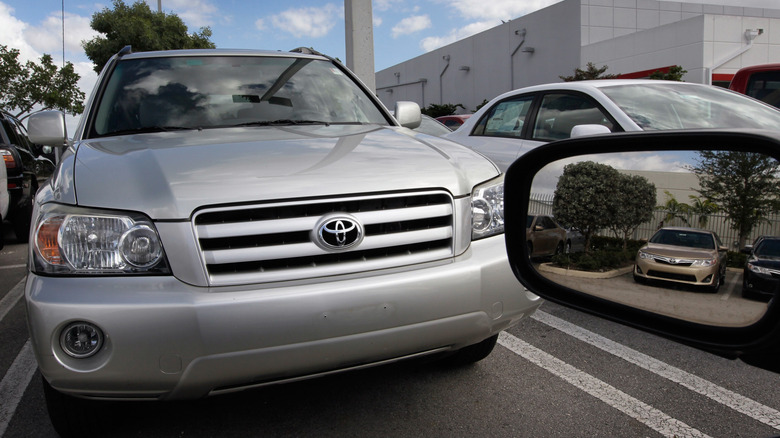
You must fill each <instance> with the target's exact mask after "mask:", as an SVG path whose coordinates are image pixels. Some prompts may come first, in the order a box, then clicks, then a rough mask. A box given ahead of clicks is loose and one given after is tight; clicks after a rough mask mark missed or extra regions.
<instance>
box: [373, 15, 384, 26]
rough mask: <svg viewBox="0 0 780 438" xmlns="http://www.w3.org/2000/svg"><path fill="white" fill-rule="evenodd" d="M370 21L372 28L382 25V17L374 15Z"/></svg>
mask: <svg viewBox="0 0 780 438" xmlns="http://www.w3.org/2000/svg"><path fill="white" fill-rule="evenodd" d="M372 21H373V23H374V27H379V26H381V25H382V17H377V16H376V15H374V17H373V20H372Z"/></svg>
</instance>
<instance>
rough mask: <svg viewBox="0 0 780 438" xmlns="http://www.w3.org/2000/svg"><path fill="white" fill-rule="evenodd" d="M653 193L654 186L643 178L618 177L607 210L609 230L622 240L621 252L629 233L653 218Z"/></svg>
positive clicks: (631, 176)
mask: <svg viewBox="0 0 780 438" xmlns="http://www.w3.org/2000/svg"><path fill="white" fill-rule="evenodd" d="M655 192H656V190H655V184H653V183H651V182H650V181H648V180H647V178H645V177H643V176H640V175H623V174H620V175H619V176H618V179H617V186H615V187H614V190H613V197H612V203H611V205H610V208H609V210H608V213H609V217H610V219H611V220H610V224H609V228H610V229H611V230H612V231H613V232H614V233H615V235H616V236H617V237H619V238H621V239H623V250H626V249H627V247H628V239H629V236H630V235H631V233H633V232H634V231H635V230H636V229H637V227H639V226H640V225H642V224H643V223H645V222H647V221H649V220H651V219H652V218H653V209H654V208H655Z"/></svg>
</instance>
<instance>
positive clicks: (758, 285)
mask: <svg viewBox="0 0 780 438" xmlns="http://www.w3.org/2000/svg"><path fill="white" fill-rule="evenodd" d="M776 295H778V296H780V278H779V277H777V276H774V275H768V274H759V273H755V272H752V271H750V270H747V269H746V270H744V274H743V276H742V296H743V297H746V298H758V299H761V300H768V299H770V298H772V297H774V296H776Z"/></svg>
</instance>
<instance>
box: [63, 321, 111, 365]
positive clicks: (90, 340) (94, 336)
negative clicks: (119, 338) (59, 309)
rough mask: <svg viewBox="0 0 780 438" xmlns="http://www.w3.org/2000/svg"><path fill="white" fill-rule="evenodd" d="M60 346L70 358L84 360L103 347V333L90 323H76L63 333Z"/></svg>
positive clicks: (66, 328)
mask: <svg viewBox="0 0 780 438" xmlns="http://www.w3.org/2000/svg"><path fill="white" fill-rule="evenodd" d="M60 346H61V347H62V349H63V350H65V353H68V355H69V356H73V357H75V358H78V359H84V358H87V357H90V356H92V355H93V354H95V353H97V352H98V351H99V350H100V347H102V346H103V332H101V331H100V329H99V328H97V327H95V326H94V325H92V324H90V323H88V322H74V323H72V324H70V325H68V326H67V327H65V329H64V330H63V331H62V334H61V335H60Z"/></svg>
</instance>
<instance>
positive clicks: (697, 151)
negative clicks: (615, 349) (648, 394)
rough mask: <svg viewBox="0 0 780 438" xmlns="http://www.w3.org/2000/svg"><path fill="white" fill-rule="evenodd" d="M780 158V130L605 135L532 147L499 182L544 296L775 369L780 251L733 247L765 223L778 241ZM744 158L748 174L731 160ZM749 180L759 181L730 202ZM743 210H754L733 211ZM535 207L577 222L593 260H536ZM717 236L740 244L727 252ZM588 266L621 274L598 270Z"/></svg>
mask: <svg viewBox="0 0 780 438" xmlns="http://www.w3.org/2000/svg"><path fill="white" fill-rule="evenodd" d="M779 160H780V133H774V132H767V131H676V132H669V131H664V132H640V133H626V134H610V135H604V136H589V137H581V138H571V139H568V140H562V141H559V142H553V143H549V144H546V145H542V146H539V147H536V148H534V149H532V150H530V151H529V152H527V153H525V154H524V155H522V156H521V157H520V158H519V159H518V160H517V161H516V162H515V163H513V164H512V165H511V166H510V168H509V169H508V171H507V174H506V178H505V182H504V185H505V192H504V196H505V200H506V203H505V220H506V222H505V226H506V233H505V237H506V245H507V252H508V255H509V259H510V263H511V265H512V268H513V270H514V272H515V275H516V276H517V278H518V279H519V280H520V281H521V282H522V283H523V284H524V285H525V286H526V287H527V288H528V289H529V290H531V291H532V292H534V293H536V294H538V295H540V296H542V297H543V298H545V299H547V300H549V301H552V302H555V303H559V304H562V305H565V306H568V307H572V308H574V309H578V310H581V311H585V312H589V313H592V314H595V315H598V316H601V317H604V318H607V319H610V320H612V321H616V322H619V323H622V324H625V325H628V326H632V327H635V328H639V329H642V330H645V331H647V332H650V333H654V334H657V335H660V336H664V337H667V338H671V339H673V340H676V341H679V342H681V343H685V344H688V345H691V346H694V347H696V348H700V349H704V350H707V351H710V352H713V353H716V354H719V355H722V356H725V357H730V358H737V357H740V358H742V359H743V360H744V361H745V362H748V363H751V364H753V365H756V366H760V367H762V368H766V369H770V370H773V371H776V372H780V348H779V347H780V275H773V274H772V273H778V274H780V261H778V257H774V261H769V262H767V263H769V264H766V265H763V264H762V265H761V268H760V269H757V268H756V269H753V268H749V267H748V266H746V264H745V261H744V260H745V259H744V256H741V254H740V253H739V251H740V249H741V248H742V247H744V246H745V244H746V243H747V242H752V241H753V238H755V237H756V236H757V235H765V236H769V237H765V238H764V239H770V240H771V239H774V240H776V241H777V242H776V243H777V245H778V246H777V247H778V248H780V211H779V210H780V203H779V202H778V200H780V184H778V180H777V178H778V175H780V161H779ZM736 161H739V162H740V163H742V164H744V168H743V169H742V170H740V172H742V173H744V175H739V176H737V175H730V174H729V172H730V171H727V170H726V169H727V168H730V169H733V168H734V166H731V167H728V166H727V164H734V163H735V162H736ZM719 165H720V166H723V168H722V169H720V168H718V166H719ZM739 178H742V180H741V181H740V179H739ZM745 178H748V179H747V180H746V179H745ZM745 181H747V183H745ZM653 182H655V184H653ZM740 184H747V185H748V186H750V187H744V186H741V185H740ZM745 188H749V189H750V190H747V191H749V192H750V193H753V194H755V193H756V192H763V193H759V196H758V197H754V198H753V199H752V200H751V201H750V203H749V205H742V206H740V205H736V204H738V203H735V202H734V200H735V199H737V196H736V194H735V193H737V192H739V191H740V190H742V189H745ZM672 200H673V201H672ZM683 204H685V206H686V207H685V208H683ZM746 211H752V213H751V214H752V215H753V216H751V217H749V218H748V219H747V220H746V219H745V218H744V217H739V215H740V214H741V212H746ZM529 214H549V215H552V216H554V217H555V220H556V221H557V222H558V223H559V224H560V225H561V226H562V227H564V228H566V229H572V230H574V231H576V232H579V233H581V234H582V235H583V236H584V239H585V245H584V250H583V254H586V256H583V259H588V263H582V264H581V265H578V256H579V255H578V254H561V255H556V256H553V257H552V258H548V259H546V260H538V259H532V258H530V257H529V254H528V248H527V245H526V237H527V236H526V232H527V231H526V228H525V226H526V220H527V217H528V215H529ZM748 224H751V225H748ZM737 230H741V231H737ZM771 236H777V237H771ZM724 237H725V238H724ZM721 238H724V239H722V242H727V243H730V242H739V243H738V244H737V246H735V247H734V248H731V249H730V252H729V253H728V256H726V254H725V253H724V252H722V251H719V250H722V249H728V248H723V243H721ZM740 256H741V257H740ZM729 259H732V260H731V262H729ZM594 261H595V262H594ZM762 263H763V262H762ZM772 263H775V264H777V266H775V265H774V264H772ZM751 264H752V265H754V266H755V265H756V264H757V263H756V259H755V258H753V259H751ZM594 265H595V266H594ZM588 269H591V270H592V269H597V270H601V271H610V272H613V273H614V275H611V276H609V278H599V279H591V278H588V277H589V276H588V275H587V272H586V271H587V270H588ZM762 273H764V274H766V275H764V274H762ZM580 274H582V275H580Z"/></svg>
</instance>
